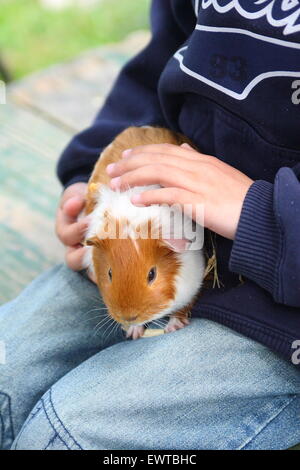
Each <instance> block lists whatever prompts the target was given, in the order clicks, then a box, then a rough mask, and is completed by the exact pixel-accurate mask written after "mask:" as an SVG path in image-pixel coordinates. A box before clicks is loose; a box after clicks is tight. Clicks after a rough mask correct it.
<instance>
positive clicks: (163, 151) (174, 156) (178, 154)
mask: <svg viewBox="0 0 300 470" xmlns="http://www.w3.org/2000/svg"><path fill="white" fill-rule="evenodd" d="M186 145H187V144H186ZM151 148H152V149H154V152H153V151H152V152H150V151H147V149H151ZM138 149H141V150H140V151H137V150H136V149H133V150H131V151H130V154H128V157H126V158H123V159H122V160H120V161H119V162H117V163H112V164H110V165H108V166H107V168H106V171H107V173H108V174H109V176H111V177H116V176H120V175H122V174H124V173H126V172H128V171H132V170H134V169H136V168H139V167H141V166H145V165H152V164H153V165H155V164H163V165H169V166H175V167H176V168H182V169H183V170H184V169H187V170H190V171H193V170H195V169H196V166H197V164H199V162H209V161H210V160H211V158H212V157H210V156H207V155H203V154H200V153H198V152H196V151H195V150H194V149H192V148H191V147H190V146H188V149H186V148H183V147H179V146H176V145H167V144H164V145H152V146H150V145H149V146H144V147H138Z"/></svg>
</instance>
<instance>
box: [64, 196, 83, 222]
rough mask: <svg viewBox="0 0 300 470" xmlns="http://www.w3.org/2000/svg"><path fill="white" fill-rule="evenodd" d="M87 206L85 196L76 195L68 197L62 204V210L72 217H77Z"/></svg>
mask: <svg viewBox="0 0 300 470" xmlns="http://www.w3.org/2000/svg"><path fill="white" fill-rule="evenodd" d="M84 206H85V199H84V198H83V197H79V196H74V197H71V198H70V199H68V200H67V201H66V202H65V203H64V204H63V206H62V210H63V212H64V213H65V215H66V216H67V217H69V218H70V219H76V218H77V217H78V215H79V214H80V212H81V211H82V210H83V208H84Z"/></svg>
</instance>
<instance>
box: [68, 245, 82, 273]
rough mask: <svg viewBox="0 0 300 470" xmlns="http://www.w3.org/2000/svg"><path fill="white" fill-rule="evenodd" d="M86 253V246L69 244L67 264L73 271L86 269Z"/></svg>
mask: <svg viewBox="0 0 300 470" xmlns="http://www.w3.org/2000/svg"><path fill="white" fill-rule="evenodd" d="M85 253H86V247H85V246H79V247H78V246H69V247H67V249H66V255H65V256H66V264H67V266H69V268H70V269H73V271H81V270H82V269H84V267H85V266H84V263H83V261H84V255H85Z"/></svg>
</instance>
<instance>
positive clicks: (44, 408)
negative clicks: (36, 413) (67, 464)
mask: <svg viewBox="0 0 300 470" xmlns="http://www.w3.org/2000/svg"><path fill="white" fill-rule="evenodd" d="M41 401H42V405H43V410H44V413H45V417H46V420H47V421H48V423H49V425H50V426H51V428H52V429H53V431H54V433H55V434H56V435H57V437H58V438H59V439H60V440H61V442H62V443H63V444H64V445H65V446H66V448H67V449H68V450H71V448H70V447H69V446H68V444H67V443H66V442H65V441H64V439H63V438H62V437H61V436H60V435H59V434H58V432H57V430H56V428H55V426H54V425H53V423H52V422H51V420H50V418H49V416H48V413H47V410H46V407H45V403H44V400H43V399H41ZM48 444H49V442H48ZM48 444H47V445H48Z"/></svg>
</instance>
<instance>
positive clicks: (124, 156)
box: [122, 149, 132, 158]
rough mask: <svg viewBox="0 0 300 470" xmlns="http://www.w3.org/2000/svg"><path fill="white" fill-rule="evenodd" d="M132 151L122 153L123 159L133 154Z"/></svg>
mask: <svg viewBox="0 0 300 470" xmlns="http://www.w3.org/2000/svg"><path fill="white" fill-rule="evenodd" d="M131 150H132V149H127V150H124V152H123V153H122V157H123V158H126V157H128V155H129V154H130V153H131Z"/></svg>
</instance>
